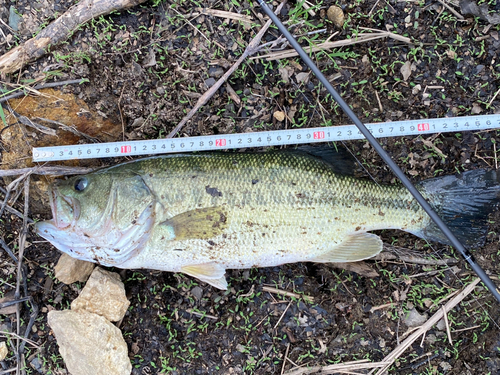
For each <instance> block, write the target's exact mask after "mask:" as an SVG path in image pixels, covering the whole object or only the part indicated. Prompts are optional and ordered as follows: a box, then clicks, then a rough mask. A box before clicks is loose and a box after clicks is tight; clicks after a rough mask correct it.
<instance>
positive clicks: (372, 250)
mask: <svg viewBox="0 0 500 375" xmlns="http://www.w3.org/2000/svg"><path fill="white" fill-rule="evenodd" d="M381 251H382V240H381V239H380V237H379V236H377V235H375V234H372V233H355V234H351V235H349V236H348V237H347V238H346V240H344V242H342V243H341V244H339V245H337V246H335V247H333V248H332V249H331V250H330V251H328V252H327V253H325V254H322V255H320V256H318V257H316V258H313V259H311V262H316V263H345V262H356V261H358V260H363V259H368V258H371V257H373V256H375V255H377V254H378V253H380V252H381Z"/></svg>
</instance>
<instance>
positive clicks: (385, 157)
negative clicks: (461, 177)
mask: <svg viewBox="0 0 500 375" xmlns="http://www.w3.org/2000/svg"><path fill="white" fill-rule="evenodd" d="M257 2H258V3H259V5H260V7H261V8H262V10H264V12H266V14H267V15H268V16H269V18H271V20H272V21H273V22H274V24H275V25H276V26H277V27H278V30H279V31H280V32H281V33H282V34H283V35H284V36H285V38H287V39H288V41H289V42H290V44H291V45H292V46H293V48H295V50H296V51H297V53H298V54H299V56H300V57H301V58H302V60H303V61H304V62H305V63H306V64H307V66H308V67H309V68H310V69H311V71H312V72H313V73H314V75H315V76H316V77H318V79H319V80H320V82H321V83H322V84H323V85H324V86H325V88H326V89H327V90H328V92H329V93H330V94H331V95H332V97H333V99H335V101H336V102H337V103H338V104H339V105H340V107H341V108H342V110H343V111H344V113H345V114H346V115H347V116H349V118H350V119H351V120H352V121H353V122H354V124H355V125H356V126H357V127H358V129H359V131H360V132H361V133H362V134H363V135H364V136H365V138H366V139H367V140H368V142H370V144H371V145H372V147H373V148H374V149H375V151H377V153H378V154H379V155H380V157H381V158H382V160H384V162H385V163H386V164H387V165H388V166H389V168H391V170H392V172H393V173H394V174H395V175H396V176H397V177H398V178H399V179H400V180H401V182H402V183H403V185H404V186H405V187H406V188H407V189H408V190H409V191H410V193H411V195H413V197H414V198H415V199H416V200H417V202H418V203H419V204H420V205H421V206H422V208H423V209H424V211H425V212H427V214H428V215H429V216H430V218H431V219H432V221H434V223H436V225H437V226H438V228H439V229H441V231H442V232H443V233H444V235H445V236H446V237H447V238H448V239H449V240H450V242H451V244H452V245H453V246H454V247H455V248H456V249H457V250H458V251H459V252H460V254H462V256H463V257H464V258H465V260H466V261H467V262H468V263H469V265H470V266H471V268H472V269H473V270H474V272H475V273H476V274H477V275H478V276H479V278H480V279H481V281H482V282H483V283H484V285H486V287H487V288H488V290H489V291H490V292H491V294H493V296H495V298H496V299H497V301H498V302H500V293H499V292H498V290H497V288H496V286H495V284H494V283H493V281H491V279H490V278H489V277H488V275H486V273H485V272H484V270H483V269H482V268H481V267H480V266H479V265H478V264H477V263H476V262H475V260H474V258H473V257H472V255H471V254H470V253H469V252H468V251H467V250H466V249H465V247H464V246H463V245H462V243H461V242H460V241H459V240H458V239H457V238H456V237H455V235H454V234H453V233H452V232H451V230H450V229H449V228H448V227H447V225H446V224H445V223H444V222H443V220H441V218H440V217H439V216H438V214H436V213H435V212H434V210H433V209H432V208H431V206H430V205H429V203H427V201H426V200H425V199H424V197H423V196H422V195H421V194H420V192H419V191H418V190H417V189H416V188H415V186H413V184H412V183H411V182H410V180H409V179H408V178H407V177H406V176H405V174H404V173H403V171H402V170H401V169H400V168H399V167H398V166H397V164H396V163H395V162H394V161H393V160H392V159H391V157H390V156H389V155H388V154H387V152H385V150H384V149H383V148H382V146H381V145H380V143H378V141H377V140H376V139H375V137H374V136H373V135H372V134H371V133H370V131H369V130H368V129H367V128H366V126H365V125H364V124H363V123H362V122H361V121H360V120H359V119H358V117H357V116H356V115H355V114H354V112H353V111H352V110H351V108H349V106H348V105H347V103H346V102H345V101H344V99H342V97H341V96H340V95H339V93H338V92H337V91H336V90H335V89H334V88H333V86H332V85H331V84H330V82H328V80H327V79H326V77H325V76H324V75H323V73H321V71H320V70H319V68H318V67H317V66H316V65H315V64H314V62H313V61H312V60H311V59H310V58H309V56H308V55H307V53H306V52H305V51H304V50H303V49H302V47H301V46H300V44H299V43H298V42H297V41H296V40H295V38H294V37H293V36H292V34H291V33H290V32H289V31H288V30H287V28H286V27H285V26H284V25H283V24H282V23H281V21H280V20H279V18H278V17H277V16H276V15H275V14H274V13H273V11H272V10H271V9H270V8H269V6H268V5H267V4H266V2H265V1H264V0H257Z"/></svg>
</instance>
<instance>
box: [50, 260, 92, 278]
mask: <svg viewBox="0 0 500 375" xmlns="http://www.w3.org/2000/svg"><path fill="white" fill-rule="evenodd" d="M94 267H95V264H94V263H90V262H86V261H84V260H79V259H75V258H72V257H70V256H69V255H68V254H66V253H63V254H62V255H61V257H60V258H59V261H58V262H57V264H56V266H55V267H54V271H55V275H56V279H57V280H59V281H60V282H62V283H64V284H73V283H74V282H77V281H79V282H82V283H83V282H85V281H87V279H88V278H89V276H90V274H91V273H92V270H93V269H94Z"/></svg>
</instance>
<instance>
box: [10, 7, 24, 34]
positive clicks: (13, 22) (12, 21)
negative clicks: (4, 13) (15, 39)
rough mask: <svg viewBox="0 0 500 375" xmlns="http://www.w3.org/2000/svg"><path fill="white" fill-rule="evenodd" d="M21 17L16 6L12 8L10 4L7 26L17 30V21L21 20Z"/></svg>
mask: <svg viewBox="0 0 500 375" xmlns="http://www.w3.org/2000/svg"><path fill="white" fill-rule="evenodd" d="M22 19H23V17H21V16H20V15H19V14H17V10H16V8H14V6H13V5H11V6H10V8H9V26H10V27H11V28H12V29H13V30H14V31H19V22H21V20H22Z"/></svg>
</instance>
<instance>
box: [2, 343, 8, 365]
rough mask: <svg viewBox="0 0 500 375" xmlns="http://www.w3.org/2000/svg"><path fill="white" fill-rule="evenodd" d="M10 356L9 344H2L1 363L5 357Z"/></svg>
mask: <svg viewBox="0 0 500 375" xmlns="http://www.w3.org/2000/svg"><path fill="white" fill-rule="evenodd" d="M7 354H9V349H7V344H6V343H5V341H2V342H0V361H3V360H4V359H5V357H7Z"/></svg>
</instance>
